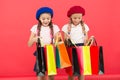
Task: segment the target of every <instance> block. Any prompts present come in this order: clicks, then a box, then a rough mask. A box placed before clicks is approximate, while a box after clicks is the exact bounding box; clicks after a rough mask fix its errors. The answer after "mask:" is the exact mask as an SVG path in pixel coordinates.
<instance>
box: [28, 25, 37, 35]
mask: <svg viewBox="0 0 120 80" xmlns="http://www.w3.org/2000/svg"><path fill="white" fill-rule="evenodd" d="M30 31H31V32H33V33H35V34H36V33H37V25H34V26H33V27H32V28H31V29H30Z"/></svg>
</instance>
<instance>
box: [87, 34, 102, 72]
mask: <svg viewBox="0 0 120 80" xmlns="http://www.w3.org/2000/svg"><path fill="white" fill-rule="evenodd" d="M88 43H89V45H90V55H91V64H92V65H91V67H92V74H103V73H104V60H103V47H102V46H98V45H97V41H96V39H95V37H94V36H91V37H90V39H89V41H88Z"/></svg>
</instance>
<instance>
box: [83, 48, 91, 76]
mask: <svg viewBox="0 0 120 80" xmlns="http://www.w3.org/2000/svg"><path fill="white" fill-rule="evenodd" d="M82 48H83V63H84V75H91V74H92V72H91V58H90V46H83V47H82Z"/></svg>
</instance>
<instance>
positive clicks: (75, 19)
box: [71, 13, 82, 26]
mask: <svg viewBox="0 0 120 80" xmlns="http://www.w3.org/2000/svg"><path fill="white" fill-rule="evenodd" d="M81 20H82V14H81V13H75V14H72V15H71V21H72V23H73V24H74V25H75V26H76V25H78V24H79V23H80V21H81Z"/></svg>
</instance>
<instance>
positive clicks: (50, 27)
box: [28, 7, 60, 80]
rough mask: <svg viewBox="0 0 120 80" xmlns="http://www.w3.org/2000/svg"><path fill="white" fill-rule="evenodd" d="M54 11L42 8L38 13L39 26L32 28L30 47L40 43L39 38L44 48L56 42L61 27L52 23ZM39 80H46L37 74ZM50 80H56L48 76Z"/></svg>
mask: <svg viewBox="0 0 120 80" xmlns="http://www.w3.org/2000/svg"><path fill="white" fill-rule="evenodd" d="M52 17H53V10H52V9H51V8H49V7H42V8H40V9H38V10H37V12H36V19H37V21H38V24H36V25H34V26H33V27H32V28H31V34H30V38H29V40H28V46H32V45H33V43H38V38H39V39H40V41H41V44H42V46H45V45H46V44H51V43H53V42H55V38H56V37H57V36H58V34H59V31H60V30H59V27H58V26H57V25H54V24H53V23H52ZM37 76H38V80H46V78H45V76H44V75H43V74H41V73H37ZM48 79H49V80H54V76H48Z"/></svg>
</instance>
